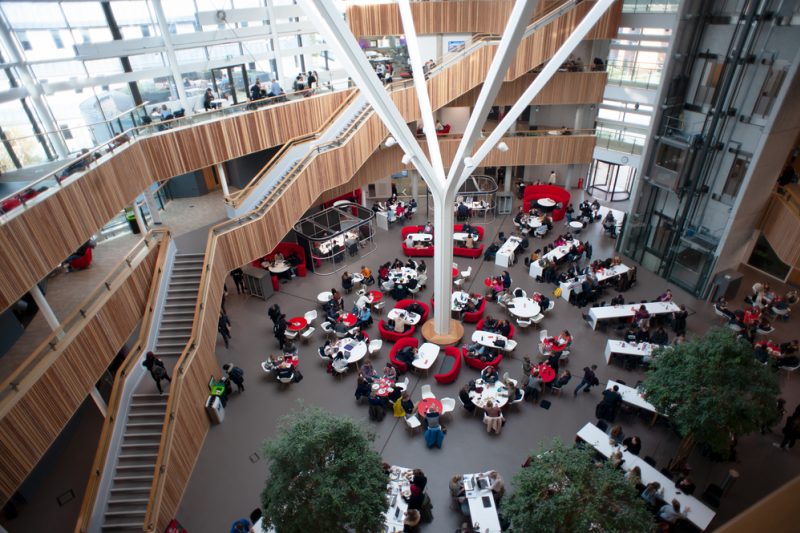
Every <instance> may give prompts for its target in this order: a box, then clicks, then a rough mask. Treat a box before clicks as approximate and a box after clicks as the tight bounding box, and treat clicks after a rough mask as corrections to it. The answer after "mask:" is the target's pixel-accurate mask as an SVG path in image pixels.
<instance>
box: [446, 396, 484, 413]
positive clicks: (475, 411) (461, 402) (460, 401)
mask: <svg viewBox="0 0 800 533" xmlns="http://www.w3.org/2000/svg"><path fill="white" fill-rule="evenodd" d="M458 403H460V404H461V408H462V409H464V411H466V412H467V413H468V412H469V411H467V408H466V407H464V402H463V401H462V400H461V396H459V397H458ZM477 412H478V408H477V407H476V408H475V409H473V410H472V416H475V413H477ZM450 416H451V417H452V416H453V415H450Z"/></svg>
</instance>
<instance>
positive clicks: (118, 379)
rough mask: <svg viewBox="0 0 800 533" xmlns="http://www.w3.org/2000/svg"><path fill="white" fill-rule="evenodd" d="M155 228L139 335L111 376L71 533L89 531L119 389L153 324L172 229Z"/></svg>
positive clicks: (134, 366)
mask: <svg viewBox="0 0 800 533" xmlns="http://www.w3.org/2000/svg"><path fill="white" fill-rule="evenodd" d="M158 232H160V233H163V236H162V238H161V249H160V250H159V251H158V258H157V259H156V265H155V269H154V270H153V279H152V281H151V282H150V293H149V295H148V297H147V303H146V304H145V308H144V315H143V316H142V327H141V330H140V331H139V338H138V339H137V341H136V344H134V346H133V348H131V351H130V352H128V355H127V356H126V357H125V360H124V361H123V362H122V364H121V365H120V367H119V368H118V369H117V374H116V376H115V378H114V386H113V387H112V389H111V397H110V398H109V400H108V406H107V411H106V419H105V421H104V422H103V429H102V430H101V431H100V440H99V442H98V445H97V452H95V456H94V462H93V463H92V471H91V474H90V475H89V482H88V484H87V487H86V492H85V493H84V495H83V503H82V504H81V510H80V512H79V514H78V522H77V524H76V525H75V533H87V532H88V531H89V524H90V522H91V520H92V511H93V510H94V506H95V502H96V501H97V491H98V489H99V488H100V482H101V481H102V480H103V474H104V469H105V464H106V458H107V457H108V453H109V451H110V446H111V439H112V437H113V436H114V427H115V425H116V422H117V415H118V411H119V406H120V402H121V401H122V393H123V391H124V389H125V382H126V380H127V379H128V376H129V375H130V374H131V372H132V371H133V369H134V368H136V365H137V364H138V362H139V358H140V356H141V354H142V352H143V351H144V350H145V349H146V348H147V340H148V337H149V336H150V329H151V328H152V327H153V324H152V320H153V309H154V307H155V302H156V300H157V299H158V290H159V287H160V285H161V279H162V277H163V276H164V263H165V261H166V258H167V253H168V251H169V243H170V241H171V240H172V232H171V231H170V230H169V229H157V230H151V231H150V233H158Z"/></svg>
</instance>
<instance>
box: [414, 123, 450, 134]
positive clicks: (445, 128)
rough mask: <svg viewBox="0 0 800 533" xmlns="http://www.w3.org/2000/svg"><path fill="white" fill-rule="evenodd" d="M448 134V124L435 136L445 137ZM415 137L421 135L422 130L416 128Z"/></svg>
mask: <svg viewBox="0 0 800 533" xmlns="http://www.w3.org/2000/svg"><path fill="white" fill-rule="evenodd" d="M448 133H450V124H445V125H444V129H443V130H442V131H437V132H436V135H447V134H448ZM417 135H422V128H417Z"/></svg>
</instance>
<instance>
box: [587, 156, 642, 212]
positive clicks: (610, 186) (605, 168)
mask: <svg viewBox="0 0 800 533" xmlns="http://www.w3.org/2000/svg"><path fill="white" fill-rule="evenodd" d="M635 177H636V169H635V168H633V167H629V166H625V165H618V164H616V163H609V162H608V161H600V160H599V159H595V160H594V163H593V165H592V168H591V169H590V171H589V186H588V187H587V188H586V190H587V191H588V192H589V194H591V195H592V196H595V197H597V198H601V199H603V200H607V201H611V202H623V201H625V200H628V199H629V198H630V197H631V189H632V188H633V179H634V178H635Z"/></svg>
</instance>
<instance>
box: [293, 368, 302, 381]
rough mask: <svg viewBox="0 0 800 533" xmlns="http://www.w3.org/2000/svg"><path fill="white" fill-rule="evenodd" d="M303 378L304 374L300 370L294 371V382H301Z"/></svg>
mask: <svg viewBox="0 0 800 533" xmlns="http://www.w3.org/2000/svg"><path fill="white" fill-rule="evenodd" d="M302 380H303V374H301V373H300V371H299V370H295V371H294V382H295V383H300V382H301V381H302Z"/></svg>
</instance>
